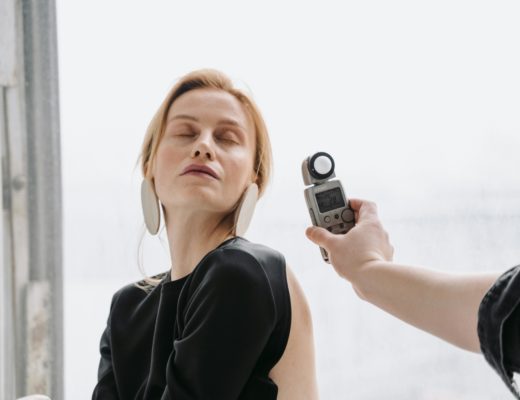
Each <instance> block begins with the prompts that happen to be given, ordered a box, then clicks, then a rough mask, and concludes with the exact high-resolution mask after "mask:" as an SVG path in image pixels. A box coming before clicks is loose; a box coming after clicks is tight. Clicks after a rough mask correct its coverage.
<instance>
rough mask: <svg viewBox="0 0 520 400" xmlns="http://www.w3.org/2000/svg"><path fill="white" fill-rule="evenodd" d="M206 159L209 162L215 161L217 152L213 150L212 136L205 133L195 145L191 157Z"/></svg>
mask: <svg viewBox="0 0 520 400" xmlns="http://www.w3.org/2000/svg"><path fill="white" fill-rule="evenodd" d="M199 156H201V157H203V158H204V157H206V158H207V159H208V160H214V159H215V152H214V150H213V143H212V139H211V134H208V133H205V134H202V133H201V134H200V135H199V138H198V140H196V141H195V143H194V144H193V149H192V151H191V157H192V158H196V157H199Z"/></svg>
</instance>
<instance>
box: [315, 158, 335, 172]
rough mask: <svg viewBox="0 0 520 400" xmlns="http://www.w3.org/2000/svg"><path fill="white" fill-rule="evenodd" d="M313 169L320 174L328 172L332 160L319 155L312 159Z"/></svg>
mask: <svg viewBox="0 0 520 400" xmlns="http://www.w3.org/2000/svg"><path fill="white" fill-rule="evenodd" d="M313 164H314V170H315V171H316V172H317V173H318V174H320V175H325V174H328V173H329V172H330V170H331V168H332V161H331V159H330V158H329V157H326V156H319V157H317V158H316V159H315V160H314V163H313Z"/></svg>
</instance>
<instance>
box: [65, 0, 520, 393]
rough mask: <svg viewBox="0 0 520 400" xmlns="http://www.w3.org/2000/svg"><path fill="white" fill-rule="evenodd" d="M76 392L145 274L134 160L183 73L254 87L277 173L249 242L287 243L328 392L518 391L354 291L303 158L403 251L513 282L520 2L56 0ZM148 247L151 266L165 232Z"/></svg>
mask: <svg viewBox="0 0 520 400" xmlns="http://www.w3.org/2000/svg"><path fill="white" fill-rule="evenodd" d="M57 6H58V33H59V58H60V86H61V87H60V90H61V92H60V102H61V118H62V150H63V154H62V157H63V158H62V162H63V187H64V207H65V210H64V217H65V227H64V228H65V232H64V233H65V234H64V237H65V243H64V245H65V260H64V262H65V264H64V266H65V278H66V280H65V285H66V287H65V312H66V315H65V327H66V332H65V338H66V349H65V350H66V354H65V355H66V360H65V361H66V365H65V371H66V398H67V399H72V398H74V399H87V398H90V394H91V390H92V388H93V386H94V385H95V382H96V373H97V363H98V359H99V355H98V354H99V353H98V342H99V338H100V335H101V332H102V330H103V327H104V324H105V321H106V317H107V313H108V307H109V301H110V298H111V295H112V293H113V292H114V291H115V290H117V289H118V288H119V287H121V286H122V285H124V284H126V283H128V282H131V281H134V280H137V279H139V278H140V275H139V272H138V268H137V261H136V260H137V248H138V240H139V237H140V233H141V229H142V226H143V222H142V221H143V220H142V216H141V209H140V197H139V185H140V180H141V177H140V172H139V169H135V170H134V167H135V161H136V159H137V157H138V154H139V150H140V146H141V142H142V139H143V135H144V129H145V128H146V126H147V124H148V122H149V120H150V118H151V116H152V114H153V113H154V111H155V109H156V108H157V106H158V105H159V103H160V102H161V101H162V99H163V96H164V95H165V94H166V92H167V90H168V89H169V88H170V87H171V85H172V84H173V83H174V82H175V80H176V79H177V78H178V77H180V76H181V75H183V74H184V73H186V72H188V71H190V70H192V69H196V68H200V67H214V68H218V69H221V70H223V71H225V72H226V73H228V74H229V75H230V76H231V77H233V78H235V79H236V80H238V81H239V82H242V84H243V85H244V86H246V87H249V88H250V90H251V91H252V92H253V95H254V97H255V99H256V101H257V103H258V104H259V106H260V107H261V109H262V111H263V113H264V117H265V119H266V121H267V124H268V127H269V129H270V134H271V140H272V144H273V150H274V163H275V175H274V179H273V182H272V185H271V187H270V189H269V190H268V193H267V195H266V197H265V198H264V199H262V200H261V201H260V203H259V205H258V210H257V214H256V215H255V218H254V220H253V224H252V227H251V229H250V231H249V235H248V237H249V239H250V240H254V241H258V242H262V243H265V244H267V245H271V246H272V247H274V248H277V249H279V250H280V251H282V252H283V253H284V254H285V256H286V258H287V261H288V263H289V264H290V265H291V266H292V267H293V269H294V270H295V272H296V274H297V276H298V278H299V279H300V282H301V284H302V286H303V288H304V289H305V292H306V294H307V297H308V299H309V302H310V304H311V308H312V312H313V316H314V325H315V337H316V347H317V362H318V374H319V383H320V390H321V395H322V398H323V399H347V398H350V399H359V400H360V399H379V398H381V396H385V398H390V399H403V400H408V399H410V400H412V399H414V400H418V399H419V400H433V399H441V398H442V399H445V400H446V399H448V400H449V399H455V398H456V399H459V400H462V399H472V400H477V399H489V398H507V396H508V394H507V390H506V389H505V388H504V387H503V385H502V383H501V381H500V380H499V378H498V377H497V376H495V374H494V372H493V371H492V370H491V369H490V368H489V367H488V366H487V364H486V363H485V361H484V359H483V358H482V357H481V356H479V355H475V354H470V353H467V352H464V351H462V350H458V349H455V348H453V347H451V346H450V345H448V344H446V343H444V342H441V341H440V340H438V339H436V338H434V337H432V336H429V335H428V334H425V333H422V332H419V331H418V330H416V329H414V328H412V327H409V326H407V325H404V324H403V323H401V322H399V321H397V320H396V319H394V318H393V317H391V316H388V315H385V314H384V313H383V312H381V311H379V310H377V309H375V308H374V307H373V306H371V305H369V304H366V303H363V302H362V301H361V300H359V299H358V298H357V297H356V296H355V294H354V292H353V291H352V290H351V288H350V285H349V284H348V283H346V282H345V281H341V280H340V279H339V278H338V277H337V276H336V275H335V274H334V272H333V271H332V270H331V267H330V266H329V265H327V264H324V263H323V262H322V261H321V258H320V254H319V250H318V249H317V248H316V247H315V246H314V245H312V244H310V243H309V242H308V241H307V240H306V238H305V237H304V233H303V232H304V229H305V227H307V226H308V225H309V224H310V221H309V217H308V215H307V212H306V209H305V202H304V199H303V182H302V179H301V175H300V174H301V172H300V165H301V161H302V160H303V158H304V157H306V156H307V155H309V154H311V153H313V152H315V151H318V150H324V151H329V152H330V153H332V154H333V156H334V157H335V158H336V164H337V171H336V172H337V176H338V177H339V178H340V179H341V180H342V182H343V184H344V187H345V190H346V192H347V195H351V196H353V197H361V198H368V199H371V200H374V201H376V202H377V203H378V205H379V209H380V215H381V217H382V219H383V223H384V225H385V227H386V229H387V230H388V231H389V232H390V235H391V240H392V243H393V244H394V247H395V248H396V254H395V259H396V260H397V261H400V262H403V263H411V264H422V265H426V266H430V267H434V268H439V269H444V270H453V271H470V270H476V271H477V270H478V271H481V270H496V271H501V270H505V269H506V268H509V267H511V266H513V265H515V264H516V263H520V246H519V245H518V243H520V241H519V240H520V201H519V200H520V176H519V174H518V171H519V170H520V157H519V150H520V113H519V112H518V111H519V110H520V74H518V71H520V52H519V51H518V49H519V48H520V25H519V24H518V20H519V18H520V5H519V4H518V3H517V2H515V1H495V2H482V1H459V0H453V1H436V2H415V1H402V0H401V1H393V2H386V1H366V2H354V1H346V2H333V1H330V0H326V1H320V2H318V1H314V2H308V1H307V2H275V1H267V2H266V1H263V2H257V3H256V4H251V3H249V2H243V1H242V2H240V1H219V2H212V1H199V2H172V1H170V2H167V1H163V2H137V1H130V2H129V1H124V2H123V1H110V2H102V1H90V2H80V1H71V0H67V1H59V2H58V5H57ZM163 241H164V243H163V244H162V245H161V244H160V243H159V240H158V239H156V238H151V237H149V236H148V237H146V239H145V242H144V244H145V245H144V263H145V268H146V269H147V271H148V272H150V273H153V272H159V271H163V270H166V269H167V268H168V266H169V263H168V259H169V256H168V248H167V244H166V238H165V236H163Z"/></svg>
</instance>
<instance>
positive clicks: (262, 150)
mask: <svg viewBox="0 0 520 400" xmlns="http://www.w3.org/2000/svg"><path fill="white" fill-rule="evenodd" d="M194 89H218V90H223V91H225V92H227V93H229V94H231V95H233V96H234V97H235V98H236V99H237V100H238V101H239V102H240V103H241V105H242V106H243V107H244V109H245V111H246V113H247V114H248V116H249V117H250V118H251V120H252V121H253V127H254V131H255V142H256V146H255V159H254V164H253V167H254V170H255V172H256V181H255V182H256V184H257V185H258V196H259V197H261V196H262V195H263V194H264V193H265V188H266V186H267V183H268V182H269V178H270V176H271V174H272V152H271V143H270V140H269V135H268V132H267V127H266V125H265V122H264V119H263V118H262V114H261V113H260V110H259V108H258V106H257V105H256V104H255V102H254V101H253V99H252V98H251V97H250V96H249V95H247V94H246V93H245V92H244V91H242V90H240V89H238V88H236V87H235V86H234V85H233V83H232V81H231V79H229V78H228V77H227V76H226V75H225V74H223V73H222V72H220V71H217V70H214V69H201V70H197V71H193V72H190V73H188V74H186V75H184V76H183V77H181V78H180V79H179V80H178V82H177V83H176V84H175V85H174V86H173V88H172V89H171V90H170V91H169V93H168V94H167V95H166V98H165V99H164V100H163V102H162V103H161V105H160V106H159V109H158V110H157V112H156V113H155V115H154V116H153V118H152V120H151V121H150V124H149V125H148V128H147V130H146V134H145V137H144V140H143V145H142V148H141V154H140V156H139V158H138V160H137V162H138V163H139V160H140V161H141V172H142V174H143V177H144V178H152V176H151V171H153V166H154V162H155V157H156V154H157V148H158V147H159V143H160V142H161V139H162V137H163V135H164V130H165V127H166V118H167V116H168V111H169V110H170V107H171V106H172V104H173V103H174V102H175V100H176V99H178V98H179V97H180V96H182V95H183V94H184V93H187V92H189V91H191V90H194ZM162 208H163V214H164V206H163V205H162ZM234 211H235V209H234V210H233V211H232V212H231V214H233V213H234ZM231 214H230V215H231ZM230 215H228V216H227V217H229V216H230ZM234 230H235V227H234V226H233V228H232V231H234ZM143 234H144V232H143ZM141 241H142V237H141ZM139 269H140V271H141V273H142V274H143V276H145V278H144V280H143V281H144V282H145V283H146V284H148V285H151V286H152V287H153V286H156V285H157V284H158V283H159V281H160V279H157V278H156V277H149V278H148V277H146V273H144V271H143V269H142V267H141V265H140V264H139ZM143 281H141V282H138V284H139V285H141V283H142V282H143ZM141 286H142V285H141ZM145 286H146V285H145Z"/></svg>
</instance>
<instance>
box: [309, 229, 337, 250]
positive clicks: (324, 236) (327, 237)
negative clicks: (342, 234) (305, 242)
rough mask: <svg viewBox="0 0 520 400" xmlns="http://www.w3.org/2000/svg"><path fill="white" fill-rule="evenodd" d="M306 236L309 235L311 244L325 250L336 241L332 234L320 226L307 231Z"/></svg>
mask: <svg viewBox="0 0 520 400" xmlns="http://www.w3.org/2000/svg"><path fill="white" fill-rule="evenodd" d="M305 235H307V237H308V238H309V240H310V241H311V242H313V243H314V244H317V245H318V246H321V247H324V248H328V247H329V244H330V242H331V241H332V240H334V235H333V234H332V233H330V232H329V231H328V230H326V229H324V228H321V227H319V226H310V227H308V228H307V229H306V230H305Z"/></svg>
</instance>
